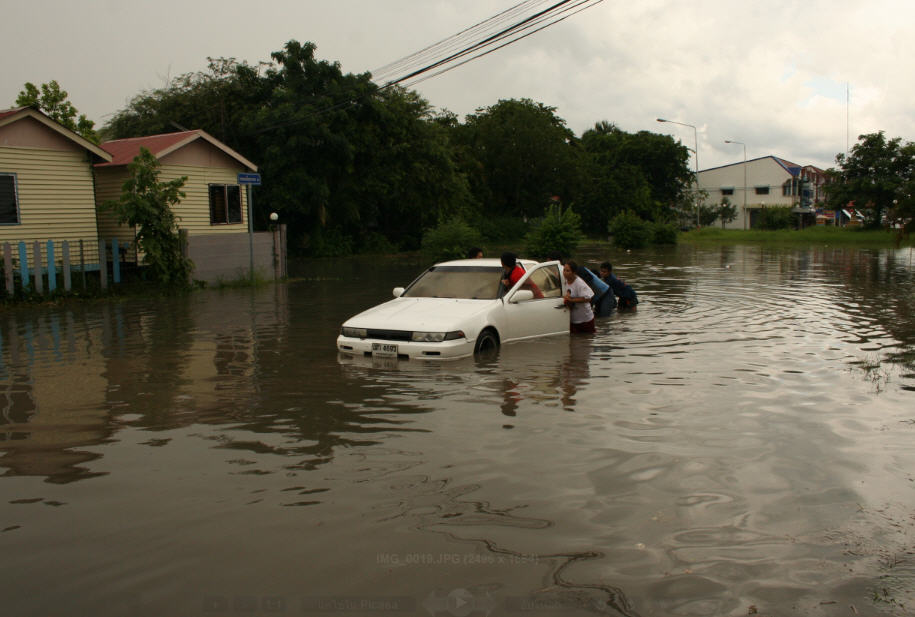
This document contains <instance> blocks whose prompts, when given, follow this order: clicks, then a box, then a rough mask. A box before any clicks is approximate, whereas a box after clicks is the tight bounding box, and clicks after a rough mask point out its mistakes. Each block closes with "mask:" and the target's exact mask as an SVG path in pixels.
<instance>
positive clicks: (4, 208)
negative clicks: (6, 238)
mask: <svg viewBox="0 0 915 617" xmlns="http://www.w3.org/2000/svg"><path fill="white" fill-rule="evenodd" d="M18 224H19V198H18V195H17V192H16V174H7V173H2V172H0V225H18Z"/></svg>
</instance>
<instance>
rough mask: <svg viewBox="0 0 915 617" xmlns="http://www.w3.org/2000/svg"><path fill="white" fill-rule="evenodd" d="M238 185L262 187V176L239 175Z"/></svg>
mask: <svg viewBox="0 0 915 617" xmlns="http://www.w3.org/2000/svg"><path fill="white" fill-rule="evenodd" d="M238 183H239V184H250V185H252V186H260V184H261V175H260V174H247V173H246V174H238Z"/></svg>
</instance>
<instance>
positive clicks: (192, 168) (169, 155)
mask: <svg viewBox="0 0 915 617" xmlns="http://www.w3.org/2000/svg"><path fill="white" fill-rule="evenodd" d="M101 146H102V148H104V149H105V150H106V151H107V152H109V153H110V154H111V160H110V161H101V162H99V163H97V164H96V165H95V180H96V183H95V184H96V203H97V205H98V206H99V208H98V211H99V214H98V229H99V235H100V236H101V237H104V238H114V237H116V238H118V241H119V244H121V245H126V246H127V247H128V260H129V261H135V260H140V261H141V260H142V255H137V248H136V244H135V242H134V239H135V236H136V230H135V229H133V228H130V227H128V226H125V225H120V224H118V221H117V216H116V215H115V214H114V213H113V212H111V211H109V210H105V209H104V208H102V207H101V206H102V204H104V203H105V202H106V201H108V200H110V199H113V200H116V199H118V197H120V195H121V187H122V185H123V184H124V181H125V180H126V179H127V176H128V170H127V166H128V165H129V164H130V163H131V162H132V161H133V159H134V158H135V157H136V156H137V155H138V154H140V148H146V149H147V150H149V151H150V152H151V153H152V154H153V156H155V157H156V159H157V160H158V161H159V164H160V167H159V179H160V181H170V180H174V179H176V178H181V177H187V180H186V182H185V184H184V186H183V187H182V191H183V192H184V193H185V196H184V197H183V198H182V199H181V202H180V203H178V204H177V205H176V206H175V207H174V209H175V215H176V216H177V218H178V227H179V228H180V229H182V230H184V231H186V232H187V236H188V247H189V257H190V258H191V260H192V261H194V264H195V274H194V277H195V278H198V279H201V280H213V279H214V278H216V277H218V276H223V277H226V278H231V277H232V276H233V275H235V274H236V273H237V272H238V271H239V270H242V269H245V270H246V269H248V267H249V253H248V245H247V242H248V240H247V232H248V212H247V210H248V208H247V205H248V202H247V196H246V194H245V191H244V190H242V187H241V186H239V184H238V174H239V173H246V172H255V171H257V166H256V165H255V164H254V163H252V162H251V161H249V160H248V159H246V158H245V157H243V156H242V155H241V154H239V153H238V152H236V151H234V150H232V149H231V148H230V147H228V146H227V145H225V144H224V143H222V142H221V141H219V140H218V139H216V138H215V137H213V136H211V135H210V134H208V133H207V132H206V131H202V130H193V131H182V132H179V133H165V134H162V135H150V136H148V137H133V138H129V139H116V140H113V141H106V142H104V143H103V144H102V145H101ZM271 250H272V249H271ZM255 265H256V266H257V265H258V264H255ZM267 269H268V270H269V268H267Z"/></svg>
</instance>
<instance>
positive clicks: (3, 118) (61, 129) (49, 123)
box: [0, 107, 111, 161]
mask: <svg viewBox="0 0 915 617" xmlns="http://www.w3.org/2000/svg"><path fill="white" fill-rule="evenodd" d="M25 118H32V119H33V120H36V121H37V122H40V123H41V124H43V125H45V126H46V127H48V128H49V129H51V130H52V131H54V132H56V133H58V134H60V135H62V136H63V137H65V138H67V139H69V140H70V141H73V142H75V143H77V144H78V145H80V146H81V147H83V148H85V149H86V150H89V151H90V152H91V153H92V154H94V155H95V156H97V157H99V158H100V159H102V160H103V161H110V160H111V154H109V153H108V152H107V151H106V150H104V149H102V148H100V147H99V146H98V145H96V144H94V143H92V142H91V141H89V140H88V139H86V138H85V137H83V136H82V135H80V134H79V133H77V132H75V131H71V130H70V129H68V128H67V127H65V126H64V125H62V124H61V123H60V122H57V121H56V120H54V119H52V118H51V117H50V116H47V115H45V114H44V113H43V112H41V111H40V110H39V109H36V108H35V107H15V108H13V109H3V110H0V127H3V126H7V125H9V124H13V123H14V122H19V121H20V120H24V119H25Z"/></svg>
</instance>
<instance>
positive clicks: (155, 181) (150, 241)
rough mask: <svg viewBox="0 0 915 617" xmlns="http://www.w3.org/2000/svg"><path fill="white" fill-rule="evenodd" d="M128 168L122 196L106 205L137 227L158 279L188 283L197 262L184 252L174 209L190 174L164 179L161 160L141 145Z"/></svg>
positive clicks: (179, 284) (139, 240)
mask: <svg viewBox="0 0 915 617" xmlns="http://www.w3.org/2000/svg"><path fill="white" fill-rule="evenodd" d="M127 172H128V178H127V180H126V181H125V182H124V184H123V186H122V187H121V197H120V198H119V199H117V200H109V201H107V202H105V204H104V206H103V207H105V208H107V209H111V210H114V212H115V213H116V214H117V217H118V222H119V223H121V224H124V223H127V224H128V225H130V226H132V227H134V228H136V230H137V246H138V248H139V249H140V250H141V251H143V254H144V257H143V261H144V263H145V264H146V265H147V266H149V268H150V270H151V272H152V273H153V276H154V277H155V279H156V280H157V281H159V282H160V283H161V284H163V285H166V286H170V287H183V286H185V285H187V284H188V281H189V279H190V274H191V270H192V268H193V264H192V263H191V261H190V260H189V259H187V258H186V257H184V255H183V254H182V250H181V238H180V236H179V234H178V223H177V218H176V217H175V212H174V210H173V209H172V207H173V206H174V205H175V204H177V203H178V202H180V201H181V198H183V197H184V196H185V194H184V192H183V191H182V190H181V187H182V186H184V183H185V182H186V181H187V176H183V177H181V178H176V179H175V180H171V181H168V182H160V181H159V161H158V160H157V159H156V157H155V156H153V155H152V153H151V152H150V151H149V150H147V149H146V148H140V154H139V155H137V157H136V158H135V159H134V160H133V162H131V163H130V164H129V165H128V166H127Z"/></svg>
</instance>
